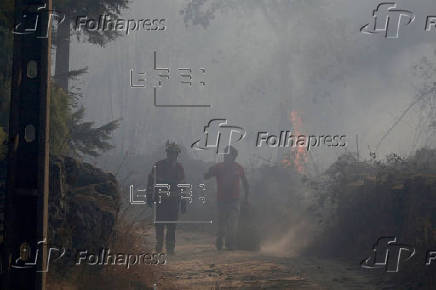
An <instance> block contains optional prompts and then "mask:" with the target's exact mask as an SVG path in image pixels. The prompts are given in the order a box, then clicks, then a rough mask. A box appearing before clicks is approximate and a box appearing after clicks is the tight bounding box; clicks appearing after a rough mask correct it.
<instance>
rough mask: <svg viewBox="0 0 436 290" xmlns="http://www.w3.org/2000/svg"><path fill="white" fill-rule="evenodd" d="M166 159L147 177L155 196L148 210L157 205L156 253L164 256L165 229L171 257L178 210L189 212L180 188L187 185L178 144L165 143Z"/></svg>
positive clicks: (150, 189)
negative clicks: (178, 159) (180, 185)
mask: <svg viewBox="0 0 436 290" xmlns="http://www.w3.org/2000/svg"><path fill="white" fill-rule="evenodd" d="M165 147H166V148H165V150H166V154H167V158H166V159H163V160H160V161H158V162H156V163H155V165H154V166H153V169H152V170H151V173H150V174H149V175H148V185H147V188H148V192H154V194H153V195H149V197H150V198H148V199H147V201H148V204H149V206H152V205H153V203H154V204H156V219H155V230H156V251H157V252H161V251H162V247H163V241H164V236H165V234H164V232H165V228H166V238H165V246H166V250H167V253H168V254H169V255H174V248H175V246H176V224H177V220H178V216H179V210H181V212H182V213H185V212H186V201H185V200H184V199H181V198H180V197H181V191H180V188H179V187H178V186H177V185H179V184H184V183H185V173H184V170H183V166H182V165H181V164H180V163H179V162H177V157H178V155H179V153H180V148H179V146H178V145H177V144H176V143H170V142H169V141H167V142H166V146H165Z"/></svg>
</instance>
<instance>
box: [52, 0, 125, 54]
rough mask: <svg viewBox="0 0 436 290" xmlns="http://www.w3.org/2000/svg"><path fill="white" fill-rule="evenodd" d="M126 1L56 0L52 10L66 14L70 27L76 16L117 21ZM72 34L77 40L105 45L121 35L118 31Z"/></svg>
mask: <svg viewBox="0 0 436 290" xmlns="http://www.w3.org/2000/svg"><path fill="white" fill-rule="evenodd" d="M128 2H129V1H128V0H100V1H89V0H56V1H54V3H53V4H54V8H55V9H57V10H59V11H61V12H63V13H66V14H67V15H68V16H69V17H70V20H71V25H72V26H73V27H74V26H75V25H76V23H75V21H76V18H77V16H87V17H88V18H92V19H98V18H99V17H100V15H103V14H104V15H109V16H110V18H111V19H117V18H118V15H119V14H120V13H121V9H125V8H127V7H128V6H127V4H128ZM72 32H73V34H75V35H76V37H77V39H78V40H80V39H83V40H84V41H88V42H90V43H93V44H98V45H101V46H103V45H105V44H106V43H108V42H110V41H111V40H114V39H115V38H117V37H118V36H120V35H121V33H119V32H118V31H113V30H106V31H98V30H97V31H90V30H83V29H82V30H81V31H78V30H75V29H73V31H72Z"/></svg>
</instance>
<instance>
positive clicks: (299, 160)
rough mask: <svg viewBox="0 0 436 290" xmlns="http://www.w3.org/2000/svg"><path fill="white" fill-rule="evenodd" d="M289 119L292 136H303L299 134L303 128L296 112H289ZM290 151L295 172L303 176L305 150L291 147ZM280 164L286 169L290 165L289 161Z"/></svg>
mask: <svg viewBox="0 0 436 290" xmlns="http://www.w3.org/2000/svg"><path fill="white" fill-rule="evenodd" d="M289 119H290V120H291V123H292V126H293V128H294V130H293V131H294V132H293V133H294V135H295V136H300V135H304V134H302V132H301V128H302V127H303V122H302V120H301V117H300V115H299V114H298V112H296V111H291V112H290V113H289ZM291 151H294V152H295V154H294V162H293V163H294V165H295V169H297V171H298V172H299V173H301V174H303V173H304V172H305V169H306V168H305V163H306V162H307V152H306V148H305V147H304V146H295V147H291ZM282 164H283V165H284V166H285V167H288V166H290V165H291V161H290V160H286V159H285V160H283V161H282Z"/></svg>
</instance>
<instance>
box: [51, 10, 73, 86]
mask: <svg viewBox="0 0 436 290" xmlns="http://www.w3.org/2000/svg"><path fill="white" fill-rule="evenodd" d="M69 69H70V18H69V16H68V15H67V16H66V17H65V21H64V22H63V23H61V24H60V25H59V27H58V31H57V33H56V67H55V77H54V78H55V82H56V84H57V85H58V86H59V87H61V88H62V89H64V90H65V92H68V72H69Z"/></svg>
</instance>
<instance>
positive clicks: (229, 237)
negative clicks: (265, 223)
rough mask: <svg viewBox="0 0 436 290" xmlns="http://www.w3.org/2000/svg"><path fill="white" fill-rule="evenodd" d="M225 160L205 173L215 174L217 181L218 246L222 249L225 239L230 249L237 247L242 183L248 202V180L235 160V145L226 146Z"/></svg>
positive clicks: (207, 177)
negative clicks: (236, 239)
mask: <svg viewBox="0 0 436 290" xmlns="http://www.w3.org/2000/svg"><path fill="white" fill-rule="evenodd" d="M225 151H226V152H227V153H226V154H225V155H224V162H220V163H217V164H216V165H214V166H212V167H211V168H209V171H208V172H207V173H206V174H205V175H204V178H205V179H209V178H211V177H213V176H215V177H216V182H217V189H218V191H217V208H218V232H217V238H216V248H217V249H218V250H221V249H222V247H223V240H225V247H226V248H227V249H228V250H233V249H234V248H235V246H236V245H235V242H236V241H235V238H236V232H237V229H238V220H239V210H240V200H241V197H240V183H241V182H242V185H243V186H244V191H245V195H244V203H247V202H248V193H249V189H248V182H247V178H246V177H245V173H244V168H243V167H242V166H241V165H240V164H239V163H237V162H236V161H235V159H236V156H238V151H237V150H236V149H235V148H234V147H233V146H228V147H226V149H225Z"/></svg>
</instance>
